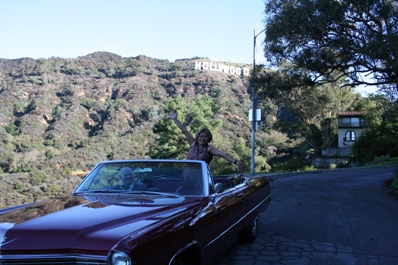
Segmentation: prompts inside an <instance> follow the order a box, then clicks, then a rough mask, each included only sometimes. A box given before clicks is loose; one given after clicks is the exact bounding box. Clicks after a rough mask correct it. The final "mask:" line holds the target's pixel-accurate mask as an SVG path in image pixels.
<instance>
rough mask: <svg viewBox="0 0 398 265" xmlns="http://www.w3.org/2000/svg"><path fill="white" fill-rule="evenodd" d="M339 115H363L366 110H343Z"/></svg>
mask: <svg viewBox="0 0 398 265" xmlns="http://www.w3.org/2000/svg"><path fill="white" fill-rule="evenodd" d="M338 115H339V116H363V115H365V112H363V111H341V112H339V114H338Z"/></svg>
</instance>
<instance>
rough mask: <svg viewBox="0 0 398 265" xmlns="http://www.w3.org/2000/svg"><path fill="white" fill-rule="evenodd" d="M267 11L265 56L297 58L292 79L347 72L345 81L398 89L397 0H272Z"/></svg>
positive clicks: (309, 80)
mask: <svg viewBox="0 0 398 265" xmlns="http://www.w3.org/2000/svg"><path fill="white" fill-rule="evenodd" d="M265 14H266V17H265V20H264V21H265V26H266V37H265V44H264V47H265V48H264V52H265V56H266V58H267V59H268V61H269V62H270V63H271V65H273V66H277V67H278V66H280V64H281V63H284V62H286V61H287V62H289V63H291V67H289V68H285V69H284V70H283V71H284V73H285V74H286V75H287V76H288V77H289V79H287V80H289V82H290V83H294V84H296V85H304V86H308V85H312V84H314V83H323V82H334V81H335V80H338V79H340V78H341V77H345V78H347V83H346V84H345V85H350V86H356V85H377V86H379V87H380V88H381V90H382V91H384V92H386V94H388V95H390V96H391V95H394V94H395V95H397V94H398V5H397V1H391V0H266V1H265ZM303 69H305V70H306V71H302V70H303ZM331 74H334V76H335V77H334V78H330V77H331ZM364 76H368V77H369V76H372V78H363V77H364ZM289 87H292V86H289ZM289 87H286V88H289Z"/></svg>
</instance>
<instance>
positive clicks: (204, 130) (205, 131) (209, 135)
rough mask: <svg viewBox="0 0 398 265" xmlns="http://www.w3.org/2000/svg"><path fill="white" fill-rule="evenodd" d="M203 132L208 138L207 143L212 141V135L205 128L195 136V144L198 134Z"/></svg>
mask: <svg viewBox="0 0 398 265" xmlns="http://www.w3.org/2000/svg"><path fill="white" fill-rule="evenodd" d="M203 132H204V133H206V134H207V138H209V143H210V142H211V140H213V135H212V134H211V132H210V130H209V129H207V128H202V129H200V130H199V131H198V133H197V134H196V136H195V143H198V138H199V134H201V133H203Z"/></svg>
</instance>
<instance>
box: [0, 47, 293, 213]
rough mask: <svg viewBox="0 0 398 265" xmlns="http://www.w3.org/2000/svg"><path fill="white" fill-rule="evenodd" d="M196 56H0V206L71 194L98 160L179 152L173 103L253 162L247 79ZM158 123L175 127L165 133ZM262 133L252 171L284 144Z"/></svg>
mask: <svg viewBox="0 0 398 265" xmlns="http://www.w3.org/2000/svg"><path fill="white" fill-rule="evenodd" d="M195 60H201V59H200V58H194V59H184V60H177V61H176V62H169V61H167V60H157V59H152V58H148V57H145V56H139V57H134V58H123V57H120V56H118V55H115V54H111V53H106V52H99V53H93V54H89V55H87V56H84V57H79V58H75V59H62V58H49V59H38V60H34V59H31V58H21V59H15V60H4V59H3V60H0V84H1V86H0V105H1V109H0V124H1V127H0V180H1V185H0V193H1V194H7V196H1V201H0V207H3V206H5V205H14V204H17V203H21V202H30V201H32V200H34V199H36V198H41V197H42V196H45V195H46V196H47V195H53V194H66V193H70V191H71V190H72V189H73V187H74V186H75V185H76V184H77V183H78V182H79V181H80V177H81V176H84V174H85V172H87V170H89V169H91V168H92V167H93V166H94V165H95V164H96V163H97V162H98V161H101V160H107V159H125V158H133V159H134V158H146V157H172V158H183V157H184V156H185V152H186V150H187V146H186V143H185V141H184V140H183V135H182V133H181V132H180V131H179V130H178V129H177V128H176V127H173V124H172V123H171V122H170V121H169V120H168V119H167V118H166V116H167V115H166V113H167V111H168V110H169V109H170V108H175V109H177V110H178V112H179V117H180V118H181V119H184V123H186V125H187V126H188V128H190V129H191V131H192V133H195V130H197V128H199V127H202V126H208V127H209V128H211V129H212V132H213V134H214V140H213V144H214V145H215V146H217V147H219V148H220V149H222V150H224V151H225V152H228V153H229V154H231V155H233V156H234V157H236V158H237V159H240V160H242V161H244V162H245V164H246V169H247V170H249V167H250V146H251V145H250V140H251V124H250V123H249V121H248V118H247V112H248V110H249V109H250V108H251V100H250V95H249V93H248V87H249V85H248V79H247V77H240V76H237V75H229V74H226V73H221V72H217V71H199V70H194V65H195ZM202 60H203V59H202ZM243 66H244V65H241V67H243ZM245 67H247V66H245ZM260 107H261V105H260ZM272 115H273V113H270V116H272ZM265 124H266V122H265V123H264V125H263V126H265ZM162 126H166V127H167V126H168V127H170V128H169V130H166V131H165V132H167V134H164V133H163V135H162V134H159V128H162ZM165 135H166V136H167V135H168V136H167V137H169V139H172V142H170V141H168V140H167V141H164V140H162V139H163V138H164V137H165ZM158 138H159V139H158ZM256 139H257V143H256V147H257V148H256V156H257V157H256V170H257V171H267V170H269V169H270V166H269V165H268V164H267V163H266V160H267V159H268V158H269V157H270V156H271V155H275V154H271V153H269V152H268V147H269V146H272V145H275V146H281V147H282V146H283V143H284V142H286V141H287V137H286V135H284V134H282V133H278V132H274V131H267V132H265V131H264V130H259V131H258V133H257V135H256ZM166 150H169V151H167V152H166ZM173 150H175V151H176V152H173ZM211 166H212V169H213V171H214V172H215V174H221V173H233V172H235V170H236V169H235V167H234V166H233V165H231V164H230V163H226V162H225V161H223V160H222V159H216V160H215V161H214V163H212V165H211Z"/></svg>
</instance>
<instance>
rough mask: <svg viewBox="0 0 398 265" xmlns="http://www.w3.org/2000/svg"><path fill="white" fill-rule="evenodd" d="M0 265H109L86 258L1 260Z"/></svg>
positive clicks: (103, 261)
mask: <svg viewBox="0 0 398 265" xmlns="http://www.w3.org/2000/svg"><path fill="white" fill-rule="evenodd" d="M0 265H107V262H106V260H103V259H91V258H90V259H86V258H81V257H78V258H23V259H7V258H4V257H2V258H0Z"/></svg>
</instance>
